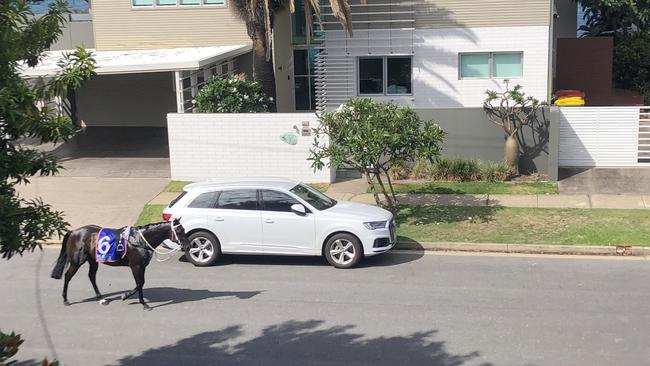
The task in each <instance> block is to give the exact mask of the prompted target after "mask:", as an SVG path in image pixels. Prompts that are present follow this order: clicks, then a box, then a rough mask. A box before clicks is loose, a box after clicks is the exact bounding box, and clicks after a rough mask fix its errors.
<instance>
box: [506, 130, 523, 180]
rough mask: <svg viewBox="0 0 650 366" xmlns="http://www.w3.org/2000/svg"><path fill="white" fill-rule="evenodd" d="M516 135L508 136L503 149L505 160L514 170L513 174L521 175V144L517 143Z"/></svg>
mask: <svg viewBox="0 0 650 366" xmlns="http://www.w3.org/2000/svg"><path fill="white" fill-rule="evenodd" d="M515 134H516V132H515ZM515 134H512V135H508V138H507V139H506V144H505V146H504V147H503V158H504V159H505V161H506V163H508V165H509V166H510V168H511V169H512V174H514V175H519V142H517V138H516V137H515Z"/></svg>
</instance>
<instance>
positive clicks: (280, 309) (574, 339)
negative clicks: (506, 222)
mask: <svg viewBox="0 0 650 366" xmlns="http://www.w3.org/2000/svg"><path fill="white" fill-rule="evenodd" d="M57 252H58V250H56V249H45V250H44V252H43V254H41V253H40V252H37V253H34V254H28V255H26V256H25V257H23V258H15V259H12V260H11V261H9V262H2V264H0V279H1V281H0V291H1V293H2V298H1V300H0V326H1V327H2V329H3V330H4V331H7V330H15V331H17V332H20V333H22V335H23V336H24V338H25V339H26V341H25V343H24V344H23V346H22V348H21V350H20V352H19V354H18V356H19V357H18V358H19V359H20V360H28V361H27V362H24V363H22V365H32V364H34V365H35V364H36V361H35V360H37V359H40V358H41V357H43V356H45V355H49V356H50V357H51V356H56V357H58V358H59V359H60V360H62V361H63V363H64V364H65V365H156V366H164V365H231V364H241V365H399V364H403V365H442V366H460V365H635V366H636V365H648V364H650V361H649V360H650V311H649V310H650V294H649V291H648V289H649V288H650V284H649V282H648V277H649V276H648V275H649V274H650V261H647V260H641V261H639V260H613V259H576V258H549V257H493V256H490V257H485V256H440V255H422V254H410V255H405V254H392V253H391V254H388V255H385V256H383V257H378V258H374V259H372V260H369V261H367V262H365V266H364V267H362V268H358V269H354V270H336V269H333V268H331V267H329V266H327V265H325V263H324V261H322V260H321V259H319V258H287V257H242V256H237V257H229V258H226V260H225V261H224V262H222V263H221V264H220V265H218V266H215V267H210V268H194V267H192V266H191V265H189V264H188V263H184V262H181V261H179V260H178V258H174V259H172V260H170V261H168V262H164V263H155V262H154V263H152V264H151V265H150V266H149V268H148V272H147V283H146V292H145V295H146V297H147V298H148V299H149V300H150V301H151V305H152V306H153V307H154V309H153V310H152V311H150V312H144V311H142V310H141V307H140V305H139V304H137V300H127V301H126V302H122V301H120V300H117V299H116V298H117V296H119V294H121V292H123V291H124V290H127V289H130V288H132V287H133V286H134V284H133V280H132V278H131V274H130V271H129V270H128V269H127V268H111V267H106V266H102V267H101V268H100V271H99V274H98V282H99V286H100V288H101V289H102V290H103V291H104V292H105V293H106V294H109V295H110V296H109V297H110V298H112V299H115V300H113V301H112V302H110V303H109V304H108V305H106V306H102V305H99V304H98V303H97V302H96V301H94V300H92V299H89V298H90V296H91V294H92V289H91V286H90V283H89V281H88V278H87V276H86V271H87V270H86V269H85V268H87V265H86V266H85V267H84V268H83V271H80V272H79V273H78V274H77V277H75V278H74V279H73V281H72V283H71V288H70V292H69V296H70V300H71V301H72V302H73V304H72V305H71V306H69V307H64V306H63V305H62V303H61V296H60V292H61V289H62V285H63V283H62V281H57V280H53V279H51V278H49V271H50V268H51V267H52V264H53V262H54V259H55V256H56V254H58V253H57ZM30 360H31V361H30Z"/></svg>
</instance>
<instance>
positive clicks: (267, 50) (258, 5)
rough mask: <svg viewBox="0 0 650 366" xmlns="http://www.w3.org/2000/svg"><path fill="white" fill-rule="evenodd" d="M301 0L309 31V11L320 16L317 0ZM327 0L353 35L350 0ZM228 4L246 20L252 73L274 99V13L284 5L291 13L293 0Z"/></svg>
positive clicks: (239, 0)
mask: <svg viewBox="0 0 650 366" xmlns="http://www.w3.org/2000/svg"><path fill="white" fill-rule="evenodd" d="M299 1H300V0H299ZM302 1H303V4H304V9H305V17H306V20H307V32H309V33H311V31H312V29H313V18H312V14H314V13H315V14H316V16H318V17H320V4H319V0H302ZM328 1H329V3H330V6H331V9H332V15H334V16H335V17H336V18H337V19H339V21H340V22H341V24H342V25H343V28H344V29H345V30H346V31H347V32H348V34H350V35H352V21H351V20H350V4H349V0H328ZM364 2H365V0H364ZM230 6H231V8H232V9H233V11H234V12H235V14H236V15H237V16H239V17H240V18H241V19H242V20H243V21H244V23H245V24H246V31H247V33H248V36H249V37H250V38H251V40H252V41H253V77H254V78H255V79H257V80H259V81H260V82H261V83H262V85H263V87H264V92H265V93H266V94H267V95H268V96H270V97H273V98H274V99H275V74H274V70H273V63H272V62H271V49H272V48H273V43H272V38H271V29H273V13H274V12H275V11H278V10H279V9H282V8H284V7H286V6H288V7H289V11H291V13H294V12H295V9H296V6H295V0H230Z"/></svg>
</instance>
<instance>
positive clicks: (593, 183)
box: [558, 167, 650, 195]
mask: <svg viewBox="0 0 650 366" xmlns="http://www.w3.org/2000/svg"><path fill="white" fill-rule="evenodd" d="M559 178H560V179H559V183H558V184H559V188H560V193H562V194H644V195H647V194H650V184H648V182H650V167H641V168H561V169H560V176H559Z"/></svg>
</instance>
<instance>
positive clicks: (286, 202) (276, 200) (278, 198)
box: [262, 190, 300, 212]
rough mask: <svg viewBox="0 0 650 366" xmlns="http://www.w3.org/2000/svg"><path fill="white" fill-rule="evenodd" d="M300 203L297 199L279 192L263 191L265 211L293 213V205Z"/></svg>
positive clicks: (263, 207)
mask: <svg viewBox="0 0 650 366" xmlns="http://www.w3.org/2000/svg"><path fill="white" fill-rule="evenodd" d="M296 203H300V202H298V201H297V200H296V199H295V198H293V197H291V196H289V195H287V194H284V193H282V192H277V191H269V190H263V191H262V209H263V210H264V211H276V212H291V205H295V204H296Z"/></svg>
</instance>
